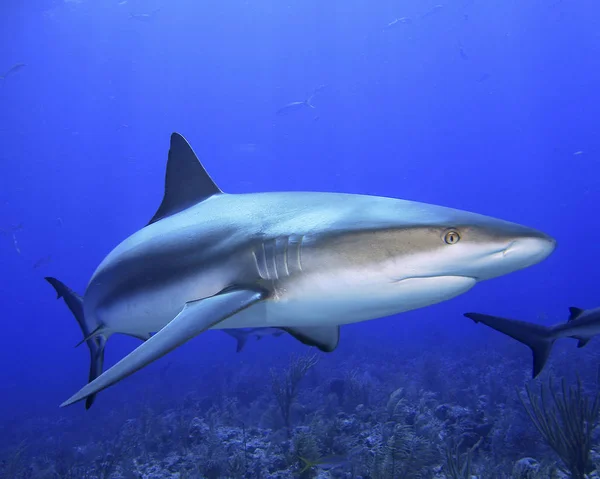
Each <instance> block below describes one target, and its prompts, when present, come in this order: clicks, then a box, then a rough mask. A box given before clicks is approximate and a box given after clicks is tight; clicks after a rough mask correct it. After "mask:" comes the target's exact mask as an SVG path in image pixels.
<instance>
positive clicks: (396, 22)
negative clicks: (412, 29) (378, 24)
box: [384, 17, 413, 30]
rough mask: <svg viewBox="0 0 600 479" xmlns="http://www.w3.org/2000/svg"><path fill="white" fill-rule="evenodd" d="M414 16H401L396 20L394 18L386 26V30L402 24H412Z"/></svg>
mask: <svg viewBox="0 0 600 479" xmlns="http://www.w3.org/2000/svg"><path fill="white" fill-rule="evenodd" d="M412 22H413V21H412V18H410V17H401V18H396V19H395V20H392V21H391V22H390V23H388V24H387V25H386V26H385V27H384V30H389V29H391V28H394V27H396V26H398V25H400V24H405V25H410V24H412Z"/></svg>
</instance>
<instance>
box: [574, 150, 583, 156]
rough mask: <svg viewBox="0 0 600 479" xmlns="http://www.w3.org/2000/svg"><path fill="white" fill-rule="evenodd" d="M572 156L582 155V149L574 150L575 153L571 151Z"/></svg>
mask: <svg viewBox="0 0 600 479" xmlns="http://www.w3.org/2000/svg"><path fill="white" fill-rule="evenodd" d="M573 155H574V156H579V155H583V151H581V150H579V151H576V152H575V153H573Z"/></svg>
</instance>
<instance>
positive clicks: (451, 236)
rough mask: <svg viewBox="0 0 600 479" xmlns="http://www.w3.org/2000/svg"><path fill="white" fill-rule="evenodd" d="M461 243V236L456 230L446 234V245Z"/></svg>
mask: <svg viewBox="0 0 600 479" xmlns="http://www.w3.org/2000/svg"><path fill="white" fill-rule="evenodd" d="M459 241H460V234H459V232H458V231H456V230H448V231H446V234H444V242H445V243H446V244H456V243H458V242H459Z"/></svg>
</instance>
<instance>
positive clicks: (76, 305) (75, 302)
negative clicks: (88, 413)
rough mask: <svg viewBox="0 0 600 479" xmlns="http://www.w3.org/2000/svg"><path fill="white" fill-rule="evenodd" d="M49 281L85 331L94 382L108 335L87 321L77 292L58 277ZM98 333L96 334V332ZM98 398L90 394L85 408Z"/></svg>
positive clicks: (98, 374)
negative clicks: (99, 331)
mask: <svg viewBox="0 0 600 479" xmlns="http://www.w3.org/2000/svg"><path fill="white" fill-rule="evenodd" d="M45 280H46V281H48V283H50V284H51V285H52V287H53V288H54V290H55V291H56V294H57V299H60V298H62V299H63V300H64V302H65V303H66V305H67V306H68V308H69V309H70V310H71V313H73V316H75V319H76V320H77V322H78V323H79V327H80V328H81V332H82V333H83V337H84V340H83V341H85V342H86V343H87V345H88V347H89V349H90V360H91V363H90V375H89V382H92V381H93V380H94V379H96V378H97V377H98V376H100V375H101V374H102V369H103V366H104V346H105V345H106V340H107V337H106V335H103V334H101V333H96V332H97V330H98V325H97V324H91V322H90V321H86V318H85V316H84V314H83V299H82V298H81V296H79V295H78V294H77V293H76V292H74V291H73V290H71V289H70V288H69V287H68V286H66V285H64V284H63V283H61V282H60V281H59V280H57V279H56V278H51V277H46V278H45ZM95 333H96V334H95ZM94 399H96V395H95V394H92V395H91V396H88V397H87V399H86V401H85V408H86V409H89V408H90V407H92V404H93V403H94Z"/></svg>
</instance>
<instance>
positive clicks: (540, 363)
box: [465, 307, 600, 378]
mask: <svg viewBox="0 0 600 479" xmlns="http://www.w3.org/2000/svg"><path fill="white" fill-rule="evenodd" d="M569 312H570V316H569V319H568V321H567V322H566V323H560V324H556V325H554V326H542V325H541V324H534V323H528V322H525V321H518V320H516V319H507V318H501V317H499V316H489V315H487V314H480V313H465V316H466V317H467V318H470V319H472V320H473V321H475V322H476V323H483V324H485V325H486V326H489V327H490V328H492V329H495V330H496V331H500V332H501V333H504V334H506V335H507V336H510V337H511V338H513V339H516V340H517V341H520V342H521V343H523V344H526V345H527V346H529V347H530V348H531V351H532V353H533V374H532V376H533V377H534V378H535V377H537V376H538V375H539V374H540V373H541V372H542V370H543V369H544V366H545V365H546V361H548V357H549V356H550V351H551V350H552V346H554V342H555V341H556V340H557V339H560V338H573V339H577V340H578V343H577V347H578V348H583V347H584V346H585V345H586V344H587V343H588V342H589V341H590V339H592V338H593V337H594V336H596V335H598V334H600V308H595V309H588V310H584V309H581V308H574V307H572V308H569Z"/></svg>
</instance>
